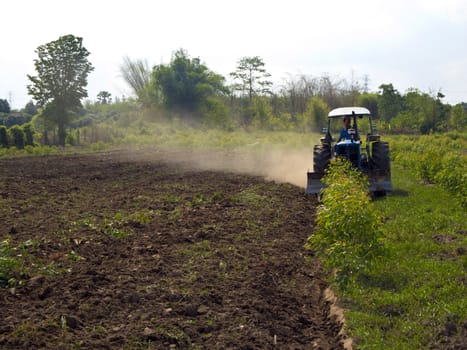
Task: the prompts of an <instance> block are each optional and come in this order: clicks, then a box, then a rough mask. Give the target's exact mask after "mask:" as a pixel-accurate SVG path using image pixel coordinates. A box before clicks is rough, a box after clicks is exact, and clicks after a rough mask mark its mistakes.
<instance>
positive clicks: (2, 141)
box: [0, 125, 9, 148]
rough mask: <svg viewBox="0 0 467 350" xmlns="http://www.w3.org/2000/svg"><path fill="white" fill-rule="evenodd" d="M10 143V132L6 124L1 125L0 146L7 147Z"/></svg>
mask: <svg viewBox="0 0 467 350" xmlns="http://www.w3.org/2000/svg"><path fill="white" fill-rule="evenodd" d="M8 145H9V143H8V132H7V128H6V127H5V126H4V125H0V147H4V148H7V147H8Z"/></svg>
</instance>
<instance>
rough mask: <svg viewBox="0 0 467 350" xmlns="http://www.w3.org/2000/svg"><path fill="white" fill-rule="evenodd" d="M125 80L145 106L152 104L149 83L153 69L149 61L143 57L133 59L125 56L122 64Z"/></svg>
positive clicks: (121, 69)
mask: <svg viewBox="0 0 467 350" xmlns="http://www.w3.org/2000/svg"><path fill="white" fill-rule="evenodd" d="M120 73H121V74H122V77H123V80H125V82H126V83H127V84H128V85H129V86H130V88H131V89H132V90H133V93H134V94H135V95H136V97H137V98H138V100H139V101H140V102H141V103H142V104H143V105H145V106H149V105H150V104H151V96H150V94H149V88H150V87H149V84H150V81H151V70H150V69H149V65H148V62H147V61H146V60H143V59H137V60H134V61H132V60H131V59H130V58H129V57H128V56H125V57H124V58H123V63H122V65H121V66H120Z"/></svg>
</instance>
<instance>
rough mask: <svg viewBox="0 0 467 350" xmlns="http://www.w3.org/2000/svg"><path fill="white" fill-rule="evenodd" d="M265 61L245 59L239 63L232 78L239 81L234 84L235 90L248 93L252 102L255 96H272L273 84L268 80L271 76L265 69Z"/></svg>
mask: <svg viewBox="0 0 467 350" xmlns="http://www.w3.org/2000/svg"><path fill="white" fill-rule="evenodd" d="M264 66H265V64H264V62H263V60H262V59H261V58H260V57H258V56H254V57H243V58H241V59H240V60H239V61H238V63H237V69H236V70H235V72H232V73H230V76H231V77H232V78H233V79H234V80H237V81H239V83H235V84H234V89H235V90H239V91H242V92H247V94H248V99H249V101H250V102H251V101H252V98H253V96H254V95H262V94H270V93H271V90H270V87H271V85H272V82H271V81H269V80H267V79H268V78H269V77H270V76H271V74H269V73H268V72H267V71H266V69H265V68H264Z"/></svg>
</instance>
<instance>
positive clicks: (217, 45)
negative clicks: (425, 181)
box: [0, 0, 467, 108]
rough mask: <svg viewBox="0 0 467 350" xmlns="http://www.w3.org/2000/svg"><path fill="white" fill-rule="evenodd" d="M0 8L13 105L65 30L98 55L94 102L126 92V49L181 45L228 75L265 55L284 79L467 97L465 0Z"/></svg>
mask: <svg viewBox="0 0 467 350" xmlns="http://www.w3.org/2000/svg"><path fill="white" fill-rule="evenodd" d="M1 14H2V15H1V34H0V38H1V40H0V45H1V50H0V98H2V99H7V100H8V101H9V102H11V107H12V108H22V107H24V105H25V104H26V103H27V102H28V101H29V100H30V99H31V98H30V96H28V95H27V89H26V86H27V85H28V84H29V80H28V79H27V77H26V75H27V74H30V75H36V72H35V70H34V59H35V58H37V54H36V53H35V50H36V48H37V47H38V46H40V45H43V44H46V43H48V42H51V41H53V40H57V39H58V38H59V37H60V36H62V35H67V34H73V35H74V36H79V37H82V38H83V44H84V46H85V47H86V49H88V51H90V53H91V55H90V56H89V60H90V61H91V63H92V64H93V66H94V67H95V70H94V71H93V72H92V73H91V74H90V76H89V79H88V82H89V85H88V95H89V99H91V100H95V99H96V95H97V93H98V92H99V91H102V90H106V91H109V92H110V93H111V94H112V95H113V96H119V97H120V96H122V95H125V96H128V95H129V93H130V90H129V89H128V87H127V86H126V85H125V83H124V81H123V80H122V79H121V77H120V73H119V68H120V66H121V64H122V62H123V57H124V56H128V57H130V59H146V60H147V62H148V63H149V65H150V66H153V65H155V64H160V63H169V62H170V59H171V56H172V53H173V52H174V51H176V50H178V49H180V48H183V49H185V50H187V52H188V54H189V55H190V56H191V57H199V58H200V59H201V61H202V62H204V63H205V64H206V65H207V66H208V68H210V69H211V70H213V71H215V72H216V73H219V74H222V75H223V76H225V77H227V76H228V74H229V73H230V72H233V71H235V68H236V64H237V61H238V60H239V59H240V58H242V57H245V56H260V57H261V58H262V59H263V61H264V62H265V64H266V66H265V68H266V70H267V71H268V72H269V73H271V74H272V77H271V78H272V79H273V81H274V82H275V86H276V87H277V86H279V84H280V83H281V82H282V81H283V79H284V78H287V77H289V76H290V75H291V76H296V75H298V74H304V75H308V76H314V77H317V76H321V75H323V74H325V73H326V74H329V75H330V76H332V77H336V78H342V79H346V80H347V81H350V80H351V79H352V76H353V77H354V79H356V80H360V81H363V77H364V76H365V75H367V76H368V78H369V88H370V90H371V91H377V90H378V86H379V85H381V84H386V83H392V84H393V85H394V87H395V88H396V89H397V90H399V92H401V93H405V91H406V90H407V89H408V88H418V89H419V90H421V91H423V92H434V93H436V92H438V91H441V92H442V93H443V94H445V95H446V98H445V100H444V102H446V103H451V104H456V103H459V102H462V101H466V102H467V1H465V0H352V1H350V0H308V1H306V0H287V1H285V0H265V1H261V0H235V1H231V0H224V1H222V0H132V1H123V0H92V1H90V0H80V1H75V0H62V1H53V0H41V1H37V0H5V1H2V3H1Z"/></svg>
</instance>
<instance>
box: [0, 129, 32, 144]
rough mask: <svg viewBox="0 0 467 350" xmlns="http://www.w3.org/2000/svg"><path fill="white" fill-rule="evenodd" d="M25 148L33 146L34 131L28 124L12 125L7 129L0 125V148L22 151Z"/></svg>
mask: <svg viewBox="0 0 467 350" xmlns="http://www.w3.org/2000/svg"><path fill="white" fill-rule="evenodd" d="M25 146H34V130H33V128H32V125H31V124H30V123H27V124H23V125H21V126H20V125H13V126H12V127H11V128H9V129H7V128H6V127H5V126H4V125H0V148H9V147H16V148H18V149H23V148H24V147H25Z"/></svg>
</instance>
